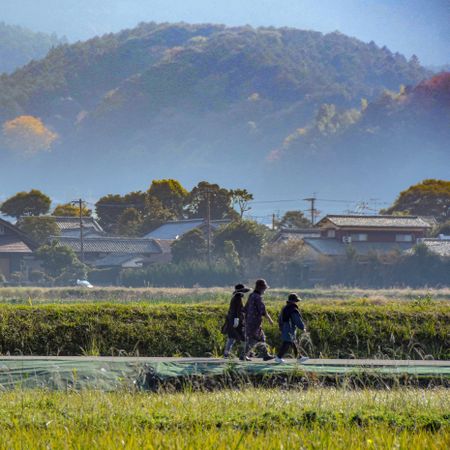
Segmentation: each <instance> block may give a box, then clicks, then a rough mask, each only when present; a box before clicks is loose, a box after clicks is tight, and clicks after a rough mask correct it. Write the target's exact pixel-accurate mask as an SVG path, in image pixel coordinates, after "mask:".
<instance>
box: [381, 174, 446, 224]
mask: <svg viewBox="0 0 450 450" xmlns="http://www.w3.org/2000/svg"><path fill="white" fill-rule="evenodd" d="M381 212H382V213H383V214H395V213H406V214H413V215H421V216H433V217H435V218H436V220H437V221H438V222H439V223H442V222H445V221H446V220H449V219H450V181H446V180H434V179H428V180H423V181H422V182H421V183H417V184H415V185H413V186H410V187H409V188H408V189H406V190H405V191H402V192H400V195H399V196H398V197H397V200H395V202H394V204H393V205H392V206H391V207H390V208H387V209H385V210H383V211H381Z"/></svg>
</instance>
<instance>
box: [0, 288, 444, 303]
mask: <svg viewBox="0 0 450 450" xmlns="http://www.w3.org/2000/svg"><path fill="white" fill-rule="evenodd" d="M291 291H297V292H298V293H299V294H300V295H301V297H303V298H304V299H306V300H311V301H312V300H314V301H330V300H337V301H340V300H346V301H348V300H355V299H371V300H372V301H374V302H383V301H389V300H413V301H415V300H417V299H426V298H431V299H433V300H437V301H439V300H444V301H445V300H450V288H443V289H377V290H374V289H372V290H370V289H343V288H341V287H336V288H335V289H297V290H295V289H270V290H269V291H268V292H267V293H266V296H265V297H266V300H267V301H269V302H270V301H279V300H282V299H285V298H286V297H287V295H288V294H289V293H290V292H291ZM231 292H232V287H230V288H229V289H225V288H192V289H188V288H145V289H144V288H143V289H139V288H114V287H104V288H94V289H84V288H83V289H82V288H77V287H73V288H66V287H64V288H32V287H11V288H10V287H3V288H2V287H0V303H12V304H29V303H30V302H32V303H33V304H41V303H42V304H45V303H82V302H87V303H93V302H97V301H99V302H105V301H107V302H109V303H130V302H133V303H136V302H139V303H152V304H160V303H172V304H173V303H180V304H195V303H213V304H224V303H228V302H229V300H230V295H231Z"/></svg>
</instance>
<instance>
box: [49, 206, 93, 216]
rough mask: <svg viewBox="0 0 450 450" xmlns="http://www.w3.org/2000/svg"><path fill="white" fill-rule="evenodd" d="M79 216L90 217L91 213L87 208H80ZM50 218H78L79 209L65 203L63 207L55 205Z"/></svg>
mask: <svg viewBox="0 0 450 450" xmlns="http://www.w3.org/2000/svg"><path fill="white" fill-rule="evenodd" d="M81 215H82V216H83V217H91V215H92V211H91V210H90V209H89V208H86V207H85V206H83V207H82V208H81ZM52 216H60V217H79V216H80V207H79V206H78V205H74V204H72V203H65V204H63V205H57V206H56V207H55V209H54V210H53V212H52Z"/></svg>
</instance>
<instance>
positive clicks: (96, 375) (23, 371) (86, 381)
mask: <svg viewBox="0 0 450 450" xmlns="http://www.w3.org/2000/svg"><path fill="white" fill-rule="evenodd" d="M231 372H233V373H235V374H238V375H242V376H244V377H245V376H263V377H266V376H267V377H270V376H278V375H281V376H289V375H296V376H305V377H313V378H314V377H319V378H320V377H347V376H356V377H359V376H361V375H370V376H376V377H380V378H385V377H391V378H392V377H405V376H406V377H409V378H413V379H415V378H417V379H420V378H427V379H428V378H430V379H431V378H433V379H440V380H447V381H446V383H448V380H450V361H437V360H377V359H360V360H358V359H309V360H307V361H306V362H304V363H298V362H297V361H296V360H286V363H285V364H277V363H275V362H274V361H269V362H263V361H262V360H261V359H258V358H254V359H253V360H252V361H251V362H243V361H239V360H238V359H221V358H220V359H219V358H166V357H160V358H158V357H152V358H150V357H96V356H0V390H2V389H10V388H18V387H20V388H45V389H60V390H67V389H82V388H94V389H101V390H107V391H110V390H117V389H120V388H124V387H125V388H129V387H136V386H137V387H142V386H144V385H145V384H146V380H148V379H149V377H150V378H151V379H153V380H160V381H163V380H170V379H178V380H180V379H189V378H191V377H198V376H200V377H202V376H204V377H215V376H219V377H220V376H226V375H227V374H229V373H231Z"/></svg>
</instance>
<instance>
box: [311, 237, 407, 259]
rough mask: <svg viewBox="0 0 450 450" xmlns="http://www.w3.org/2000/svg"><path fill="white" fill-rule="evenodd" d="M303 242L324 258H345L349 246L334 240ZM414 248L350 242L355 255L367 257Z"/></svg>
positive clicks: (401, 245) (404, 245) (313, 239)
mask: <svg viewBox="0 0 450 450" xmlns="http://www.w3.org/2000/svg"><path fill="white" fill-rule="evenodd" d="M304 242H305V244H306V245H309V246H310V247H311V248H313V249H314V250H316V251H317V252H319V253H321V254H322V255H326V256H345V255H346V254H347V248H348V247H349V244H344V243H343V242H339V241H337V240H335V239H323V238H305V239H304ZM413 246H414V243H410V242H352V244H351V247H352V248H353V249H354V250H355V251H356V254H357V255H360V256H367V255H368V254H369V253H372V252H375V253H389V252H392V251H395V250H400V251H405V250H408V249H410V248H412V247H413Z"/></svg>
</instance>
